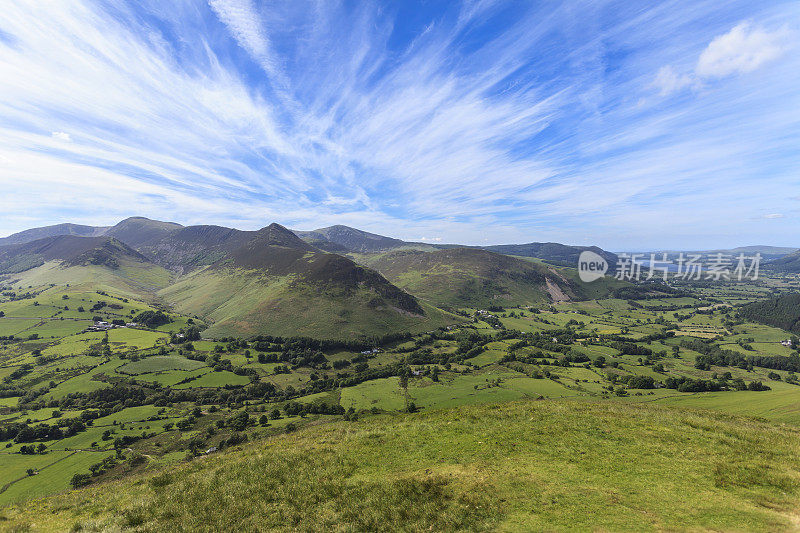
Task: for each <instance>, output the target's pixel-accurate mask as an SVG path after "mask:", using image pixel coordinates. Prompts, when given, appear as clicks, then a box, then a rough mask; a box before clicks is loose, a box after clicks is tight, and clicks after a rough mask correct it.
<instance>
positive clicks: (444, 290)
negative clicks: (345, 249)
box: [369, 248, 575, 307]
mask: <svg viewBox="0 0 800 533" xmlns="http://www.w3.org/2000/svg"><path fill="white" fill-rule="evenodd" d="M369 264H370V266H372V267H373V268H375V269H376V270H378V271H379V272H381V273H382V274H383V275H384V276H386V278H387V279H388V280H389V281H391V282H392V283H394V284H395V285H397V286H398V287H401V288H403V289H405V290H407V291H408V292H410V293H412V294H414V295H416V296H418V297H420V298H422V299H423V300H426V301H428V302H430V303H432V304H434V305H437V306H445V307H488V306H492V305H500V306H507V305H508V306H510V305H514V306H516V305H538V304H544V303H550V302H552V301H562V300H569V299H572V298H574V297H575V292H574V290H573V282H572V281H570V280H569V279H567V278H566V277H564V276H563V275H562V274H560V273H559V272H558V271H557V270H555V269H554V268H552V267H550V266H548V265H543V264H538V263H534V262H531V261H525V260H522V259H518V258H514V257H509V256H506V255H501V254H496V253H493V252H488V251H485V250H479V249H476V248H452V249H448V250H438V251H435V252H422V251H415V250H402V251H395V252H390V253H387V254H382V255H380V256H378V257H376V258H373V259H372V260H371V261H370V262H369Z"/></svg>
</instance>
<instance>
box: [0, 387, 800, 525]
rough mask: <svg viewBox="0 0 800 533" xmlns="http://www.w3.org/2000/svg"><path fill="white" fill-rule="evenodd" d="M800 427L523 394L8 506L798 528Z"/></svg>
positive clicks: (158, 520) (127, 520)
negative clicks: (540, 398)
mask: <svg viewBox="0 0 800 533" xmlns="http://www.w3.org/2000/svg"><path fill="white" fill-rule="evenodd" d="M798 437H800V429H797V428H796V427H793V426H781V425H775V424H771V423H766V422H762V421H759V420H756V419H748V418H738V417H730V416H725V415H716V414H711V413H707V412H698V411H684V410H678V409H665V408H660V407H656V406H652V405H643V404H622V403H613V402H588V401H569V400H567V401H563V400H562V401H550V400H546V401H520V402H513V403H506V404H501V405H484V406H467V407H461V408H460V409H457V410H443V411H431V412H427V413H418V414H413V415H401V414H393V415H381V416H378V417H370V418H368V419H363V420H359V421H357V422H336V423H330V424H322V425H319V426H315V427H309V428H306V429H303V430H301V431H297V432H295V433H290V434H286V435H280V436H277V437H273V438H271V439H269V440H265V441H262V442H254V443H251V444H246V445H243V446H240V447H236V448H232V449H229V450H228V451H226V452H223V453H219V454H212V455H210V456H207V457H203V458H199V459H195V460H194V461H192V462H191V463H188V464H184V465H182V466H179V467H174V468H172V469H169V470H162V471H153V472H150V473H146V474H144V475H140V476H137V477H134V478H129V479H125V480H122V481H115V482H110V483H106V484H102V485H98V486H95V487H91V488H89V489H84V490H79V491H73V492H70V493H67V494H63V495H59V496H55V497H51V498H48V499H42V500H34V501H31V502H27V503H25V504H23V505H19V506H17V507H10V508H6V509H3V510H2V511H0V514H1V515H2V518H0V528H3V529H4V530H7V531H14V530H16V531H69V530H72V531H97V530H118V529H120V528H122V529H130V530H132V531H256V530H285V531H288V530H296V531H320V530H338V531H377V530H387V529H393V530H397V529H403V530H407V531H429V530H432V531H457V530H470V531H473V530H499V531H542V530H575V529H579V530H614V531H619V530H684V529H689V530H693V531H704V530H713V531H721V530H724V531H731V530H748V531H782V530H792V529H796V528H797V525H798V515H797V509H798V507H800V492H799V491H798V488H800V472H798V469H797V462H796V458H797V455H798V452H800V439H798Z"/></svg>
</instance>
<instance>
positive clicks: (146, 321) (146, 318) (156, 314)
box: [133, 310, 172, 329]
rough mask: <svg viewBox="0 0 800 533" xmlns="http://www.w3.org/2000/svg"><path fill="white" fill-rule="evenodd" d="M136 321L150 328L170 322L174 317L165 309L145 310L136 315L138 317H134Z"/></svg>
mask: <svg viewBox="0 0 800 533" xmlns="http://www.w3.org/2000/svg"><path fill="white" fill-rule="evenodd" d="M133 320H134V322H138V323H139V324H142V325H143V326H145V327H148V328H150V329H155V328H157V327H159V326H163V325H164V324H169V323H170V322H172V319H171V318H170V317H169V316H168V315H167V314H166V313H164V312H163V311H149V310H148V311H143V312H141V313H139V314H138V315H136V318H134V319H133Z"/></svg>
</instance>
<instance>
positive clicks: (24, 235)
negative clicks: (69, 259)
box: [0, 224, 108, 246]
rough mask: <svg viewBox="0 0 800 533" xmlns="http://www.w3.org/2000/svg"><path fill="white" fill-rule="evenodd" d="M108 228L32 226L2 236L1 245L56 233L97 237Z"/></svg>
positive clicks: (64, 225)
mask: <svg viewBox="0 0 800 533" xmlns="http://www.w3.org/2000/svg"><path fill="white" fill-rule="evenodd" d="M107 230H108V226H82V225H80V224H56V225H55V226H45V227H43V228H32V229H26V230H25V231H20V232H19V233H14V234H13V235H9V236H8V237H3V238H0V246H6V245H9V244H25V243H26V242H32V241H35V240H37V239H44V238H45V237H55V236H56V235H77V236H80V237H97V236H100V235H103V234H104V233H105V232H106V231H107Z"/></svg>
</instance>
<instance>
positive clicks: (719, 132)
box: [0, 0, 800, 248]
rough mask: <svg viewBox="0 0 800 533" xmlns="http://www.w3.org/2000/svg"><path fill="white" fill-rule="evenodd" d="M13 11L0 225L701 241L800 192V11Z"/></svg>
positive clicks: (327, 7)
mask: <svg viewBox="0 0 800 533" xmlns="http://www.w3.org/2000/svg"><path fill="white" fill-rule="evenodd" d="M4 10H5V14H6V16H4V17H3V18H2V19H0V52H1V54H0V187H2V188H3V189H4V191H5V193H6V194H4V195H3V197H2V199H0V207H2V209H3V211H4V213H5V214H6V216H5V217H4V220H3V222H2V223H0V232H3V231H5V232H10V231H12V230H17V229H22V228H24V227H28V226H30V225H34V224H35V223H42V224H43V223H53V222H58V221H61V220H75V221H78V222H88V223H110V222H113V221H114V219H115V218H121V217H123V216H128V215H131V214H144V215H147V216H152V217H160V218H169V219H175V220H177V221H180V222H184V223H197V222H216V223H222V224H232V225H238V226H240V227H247V228H253V227H259V226H261V225H265V224H266V223H268V222H270V221H272V220H277V221H279V222H282V223H284V224H289V225H292V226H295V227H304V228H310V227H318V226H323V225H327V224H332V223H345V224H350V225H354V226H358V227H363V228H364V229H367V230H370V231H375V232H379V233H381V232H382V233H386V234H390V235H393V236H397V237H404V238H410V239H414V238H416V236H418V235H437V236H441V237H437V238H443V239H444V240H445V241H462V242H472V243H478V242H480V243H482V242H484V240H485V239H486V238H487V234H489V235H490V236H491V237H492V239H491V240H492V241H494V242H503V241H506V242H508V241H522V240H528V241H530V240H562V241H569V242H594V243H599V244H602V245H605V246H609V247H612V248H613V247H621V246H625V245H627V244H629V243H630V244H634V243H636V244H638V243H640V242H642V243H643V241H644V240H648V239H649V240H650V241H651V242H652V241H653V239H655V241H654V244H658V245H663V246H668V245H673V246H679V245H681V243H680V242H672V241H669V239H695V240H694V241H692V242H685V241H684V242H685V246H690V245H691V246H695V245H697V246H700V245H702V244H704V242H698V241H697V239H701V238H705V239H707V240H712V239H726V238H737V239H742V238H746V239H752V240H758V241H759V242H760V241H761V240H762V237H764V236H767V235H770V236H774V235H776V233H775V221H773V224H771V225H770V226H769V229H765V228H761V227H760V226H758V224H755V223H753V218H754V217H755V218H758V217H759V216H760V214H761V213H764V212H767V213H771V212H772V211H773V210H774V207H773V208H770V207H771V206H773V205H774V204H775V202H777V201H780V199H781V198H782V197H783V196H785V194H786V193H787V190H789V189H790V188H791V187H793V186H795V185H796V176H797V174H796V171H797V169H798V163H799V161H798V155H797V151H796V149H795V148H793V147H794V146H796V143H797V142H798V141H799V140H800V139H798V133H797V132H798V131H800V129H798V125H800V111H797V110H799V109H800V100H799V98H800V97H799V96H798V93H800V91H797V89H798V83H797V76H796V74H795V73H796V72H797V71H798V70H797V67H798V60H797V59H796V57H797V55H796V54H791V53H788V50H789V49H790V48H791V47H790V43H791V41H792V40H791V38H790V37H789V36H791V35H794V33H793V32H794V31H796V27H797V23H798V21H799V20H800V18H799V17H798V14H797V11H796V9H793V7H792V3H791V2H773V3H770V4H769V5H754V4H753V3H751V2H746V1H744V0H742V1H734V2H731V3H729V4H728V5H726V6H725V8H724V9H723V8H722V7H721V6H720V5H719V4H718V2H712V1H699V2H685V1H675V0H673V1H671V2H666V3H662V4H659V5H656V6H652V7H650V8H648V9H634V8H633V7H632V6H630V5H628V4H625V3H619V2H611V1H599V2H595V3H592V4H586V3H584V2H576V1H564V2H561V3H560V4H559V5H558V6H555V7H554V6H552V5H551V4H548V5H546V6H545V5H542V6H539V5H536V4H533V3H531V4H528V3H522V4H520V3H513V2H506V1H502V0H492V1H488V0H480V1H478V0H476V1H469V2H467V1H465V2H463V3H460V4H446V5H442V6H431V5H429V4H427V3H420V4H418V5H412V4H408V3H399V4H394V3H389V4H385V5H377V4H371V3H367V4H361V5H357V6H353V5H350V4H346V3H343V2H297V3H284V2H260V1H256V0H210V1H209V2H208V3H204V2H200V1H191V0H181V1H178V2H174V3H170V4H169V5H166V4H163V3H161V2H156V1H149V0H143V1H142V2H130V3H128V2H121V3H115V4H105V3H100V2H94V1H90V0H75V1H74V2H64V3H53V4H52V5H49V6H48V9H47V10H43V9H38V8H37V7H36V6H34V5H31V4H30V3H27V2H22V1H14V0H12V1H11V2H9V3H8V4H7V5H5V6H4ZM756 71H757V74H758V75H755V74H756ZM689 88H691V90H687V89H689ZM764 181H768V182H769V184H770V186H769V187H764V186H763V183H764ZM711 219H713V220H716V221H717V222H718V224H715V227H717V226H719V225H725V227H727V228H729V230H727V231H728V232H729V234H726V233H724V232H719V231H716V230H714V231H710V230H709V229H708V227H707V224H705V223H706V221H708V220H711ZM665 220H666V221H669V222H670V224H671V225H672V227H671V228H670V230H669V231H670V232H671V233H670V234H669V236H668V235H666V233H665V229H664V228H665ZM790 220H791V217H788V216H787V218H786V230H785V231H784V232H783V233H781V234H780V235H783V236H785V237H787V238H788V237H789V236H790V235H792V234H793V233H792V232H791V231H790V228H789V222H790ZM704 224H705V226H706V227H705V229H702V231H700V230H698V228H702V227H703V226H704ZM632 228H633V229H632ZM768 231H771V232H772V233H768ZM698 235H700V236H698ZM703 235H704V236H705V237H703ZM634 241H636V242H634ZM737 243H738V241H737V242H735V243H732V244H737ZM723 244H727V243H719V246H722V245H723ZM714 245H715V246H716V245H717V243H716V242H715V243H714Z"/></svg>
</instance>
